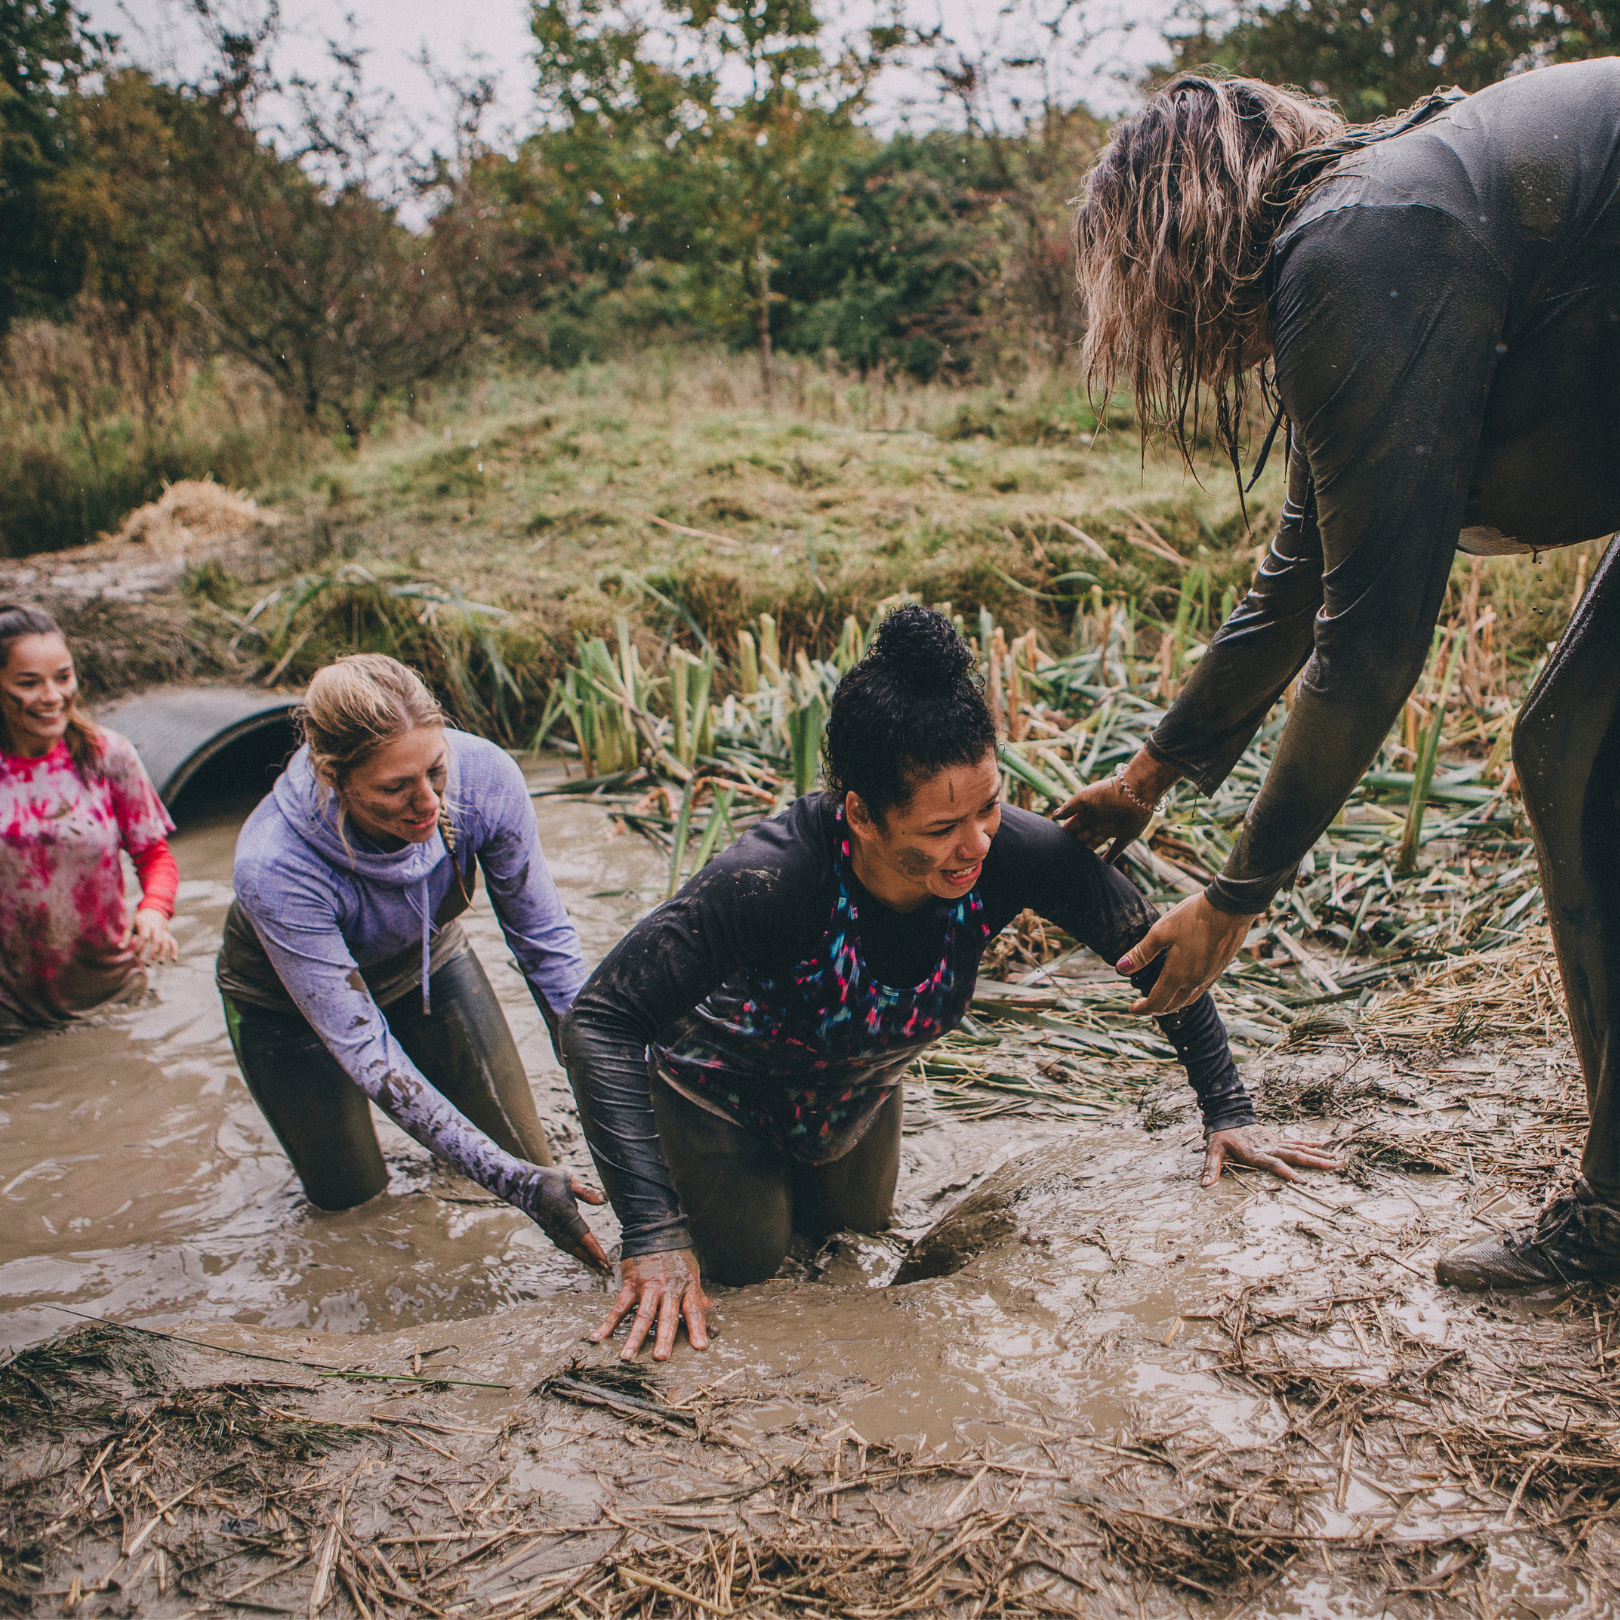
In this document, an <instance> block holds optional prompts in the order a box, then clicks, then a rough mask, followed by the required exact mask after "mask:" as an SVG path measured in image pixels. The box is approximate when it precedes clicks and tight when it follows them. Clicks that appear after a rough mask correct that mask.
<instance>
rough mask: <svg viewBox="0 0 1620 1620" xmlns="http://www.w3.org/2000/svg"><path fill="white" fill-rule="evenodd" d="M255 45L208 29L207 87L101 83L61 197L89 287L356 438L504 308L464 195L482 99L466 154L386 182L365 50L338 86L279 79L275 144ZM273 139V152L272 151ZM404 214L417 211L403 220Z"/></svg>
mask: <svg viewBox="0 0 1620 1620" xmlns="http://www.w3.org/2000/svg"><path fill="white" fill-rule="evenodd" d="M276 25H277V19H276V18H275V14H274V13H273V12H271V13H269V14H267V20H266V23H265V25H264V27H263V28H261V29H260V30H259V31H257V32H255V33H251V34H241V33H226V32H224V31H223V30H221V31H219V33H218V35H217V38H216V46H217V63H216V67H215V69H214V71H213V73H212V74H211V75H210V76H209V77H208V78H207V79H206V80H204V81H203V82H201V83H194V84H187V85H179V86H174V85H163V84H158V83H155V82H154V81H152V80H151V79H149V78H148V77H146V76H145V75H141V74H135V73H131V72H124V73H121V74H114V75H112V76H110V78H109V80H108V83H107V86H106V88H105V90H104V91H103V92H102V93H101V95H99V96H97V97H95V98H91V99H90V101H89V102H87V105H86V109H85V116H84V121H85V125H86V128H87V129H89V130H90V131H92V132H93V134H94V136H95V139H96V154H95V155H96V162H95V163H94V165H92V169H93V172H94V174H95V175H96V177H97V178H98V182H99V183H98V184H96V185H93V186H92V185H86V186H83V187H81V188H79V191H78V192H77V193H76V194H75V195H74V197H73V198H72V199H71V200H72V202H73V204H74V207H72V208H69V207H68V206H67V204H66V203H64V205H63V207H62V210H61V213H62V216H63V218H64V219H67V218H72V219H74V220H75V221H76V222H77V225H78V227H79V229H80V230H81V231H82V233H83V234H85V235H86V236H88V237H90V238H92V239H93V240H94V241H95V242H96V243H99V244H100V245H101V255H100V259H99V260H98V261H97V263H96V265H95V267H94V275H93V276H92V277H91V279H90V281H89V283H88V285H89V287H90V288H91V290H93V291H94V292H95V293H96V294H97V296H98V297H100V298H102V299H103V300H104V301H107V302H109V303H117V304H119V306H120V307H123V308H126V309H128V310H129V311H131V312H135V311H144V312H146V313H151V312H154V311H161V312H163V313H164V314H166V315H172V316H173V318H174V319H175V320H176V321H177V322H178V323H181V324H182V325H183V326H184V328H185V330H186V331H187V333H188V334H189V336H190V338H191V340H192V342H193V344H194V346H196V347H198V348H200V349H202V350H204V351H205V352H207V351H213V352H221V351H222V352H224V353H226V354H228V355H231V356H233V357H235V358H236V359H238V360H240V361H242V362H244V363H245V364H246V365H248V366H250V367H252V368H253V369H254V370H256V371H258V372H259V373H260V374H261V375H263V376H264V377H266V378H268V379H269V381H270V382H271V383H272V384H274V386H275V387H276V388H277V390H278V391H279V392H280V393H281V394H282V395H283V396H284V397H286V398H287V399H289V400H291V401H293V402H294V403H295V405H296V406H297V408H299V409H300V410H301V411H302V412H303V414H304V415H305V417H306V418H307V419H308V420H309V421H310V422H311V423H312V424H319V425H324V426H332V427H338V428H341V430H342V431H344V432H345V433H347V434H348V435H349V437H350V438H351V440H354V441H358V440H359V439H360V438H361V437H362V436H363V435H364V434H365V433H366V432H367V431H368V430H369V429H370V427H371V425H372V423H373V421H374V420H375V418H376V415H377V412H378V411H379V409H380V408H381V407H382V406H383V404H384V403H385V401H387V400H388V399H389V398H391V397H394V396H397V395H399V394H402V393H404V394H408V393H409V392H410V391H411V390H412V389H413V388H414V386H415V385H416V384H417V383H419V382H421V381H423V380H424V379H426V378H429V377H432V376H435V375H437V374H439V373H440V372H442V371H443V370H444V369H445V368H446V367H447V366H449V365H451V364H452V363H454V361H455V360H456V359H457V358H458V357H459V356H460V355H462V354H463V353H464V352H465V351H466V350H467V348H468V346H469V345H470V344H472V343H473V342H475V341H476V340H477V338H478V337H479V336H480V335H481V334H483V333H485V332H488V331H491V330H493V329H495V328H496V327H498V326H499V325H500V323H501V321H502V320H503V318H504V317H505V314H506V312H507V309H508V307H509V300H508V296H507V294H508V290H509V289H508V288H507V286H506V285H505V281H504V277H505V274H506V266H507V258H508V254H507V251H506V246H505V242H504V237H503V233H502V228H501V222H500V220H499V219H498V218H497V217H495V215H494V214H493V213H492V212H491V210H490V209H489V208H488V207H487V206H486V203H485V201H484V199H483V198H482V197H481V196H480V194H479V189H478V187H477V185H476V184H475V173H476V170H477V168H478V166H479V165H480V163H481V162H482V161H483V157H484V154H483V150H482V147H481V145H480V143H479V142H478V140H477V119H478V116H479V115H480V114H481V112H482V108H483V107H484V106H486V105H487V104H488V101H489V92H488V86H487V85H484V86H481V85H478V84H474V85H472V86H470V87H464V100H465V104H464V106H463V108H462V117H461V119H460V120H459V121H458V126H457V127H458V132H459V135H460V137H461V139H460V140H459V141H458V147H457V151H456V152H455V153H454V154H452V155H451V156H450V157H448V158H445V157H439V156H435V157H434V158H433V159H431V160H429V161H428V162H427V163H425V164H423V165H421V166H419V167H418V169H417V170H416V171H415V172H413V173H407V174H396V173H392V172H390V170H391V165H390V163H389V161H388V155H387V154H386V153H382V152H380V151H379V149H378V146H377V137H378V130H379V128H380V123H381V120H380V111H379V109H378V108H376V107H375V106H374V105H373V104H371V102H370V101H369V99H368V98H367V96H366V95H365V92H364V86H363V81H362V76H361V60H360V57H359V55H358V54H357V53H354V52H352V51H345V50H343V49H341V48H337V47H334V51H333V62H334V76H333V78H332V81H331V82H330V83H329V84H325V85H317V84H313V83H310V82H308V81H303V80H294V81H292V82H291V83H290V85H288V86H287V87H285V88H287V89H289V90H290V92H291V94H292V96H293V99H294V104H295V105H296V106H297V108H298V119H297V121H296V123H295V124H294V125H293V126H292V127H291V128H278V129H276V130H274V131H273V132H272V131H267V130H265V129H262V128H261V127H260V122H259V118H258V113H259V109H260V107H261V106H262V105H263V104H264V103H265V101H266V100H267V98H268V96H269V93H270V92H271V91H272V90H276V89H280V88H283V87H281V86H279V85H276V84H275V83H274V82H273V81H272V80H271V79H270V78H269V76H268V74H267V73H266V72H265V71H264V69H263V66H262V62H263V54H262V53H263V48H264V46H265V45H266V43H267V41H268V39H269V38H270V37H272V30H273V28H274V26H276ZM273 137H274V138H273ZM406 200H411V201H413V202H415V203H416V204H418V205H419V206H420V207H422V208H423V209H424V210H425V211H426V212H427V214H428V218H427V222H426V224H425V226H424V227H423V228H421V229H419V230H411V229H409V228H407V226H406V225H405V224H404V223H403V222H402V219H401V208H402V204H403V203H404V202H405V201H406Z"/></svg>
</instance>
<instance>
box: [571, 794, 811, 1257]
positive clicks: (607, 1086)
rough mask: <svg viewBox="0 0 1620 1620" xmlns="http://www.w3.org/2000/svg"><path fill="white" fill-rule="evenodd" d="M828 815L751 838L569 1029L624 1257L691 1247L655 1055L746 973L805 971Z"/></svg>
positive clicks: (591, 990)
mask: <svg viewBox="0 0 1620 1620" xmlns="http://www.w3.org/2000/svg"><path fill="white" fill-rule="evenodd" d="M819 816H820V811H819V809H818V808H817V806H816V805H815V803H814V802H813V801H811V800H801V801H800V802H799V804H798V805H796V806H794V808H793V809H792V810H791V811H790V812H789V813H788V814H787V815H786V816H783V817H779V818H774V819H773V820H771V821H769V822H763V823H761V824H760V825H758V826H756V827H754V828H752V829H751V830H750V831H749V832H748V833H746V834H744V836H743V837H742V838H741V839H740V840H739V841H738V842H737V843H735V844H733V845H732V847H731V848H730V849H729V850H727V851H726V852H725V853H724V854H723V855H721V856H719V857H717V858H716V859H715V860H714V861H712V862H711V863H710V864H709V865H708V866H707V867H705V868H704V869H703V871H702V872H700V873H699V874H698V875H697V876H696V877H694V878H693V879H692V880H691V881H690V882H689V883H687V885H686V886H685V887H684V888H683V889H682V890H681V892H680V893H679V894H678V895H676V897H675V898H674V899H673V900H671V901H668V902H667V903H666V904H664V905H662V906H660V907H659V908H658V909H657V910H656V911H654V912H653V913H652V914H651V915H650V916H648V917H645V918H643V919H642V920H641V921H640V922H639V923H637V924H636V926H635V927H634V928H632V929H631V930H630V932H629V933H628V934H626V935H625V937H624V938H623V939H621V940H620V941H619V943H618V944H617V945H616V946H614V948H613V949H612V950H611V951H610V952H609V953H608V955H607V956H606V958H604V960H603V962H602V964H601V966H600V967H598V968H597V970H596V971H595V972H594V973H593V974H592V975H591V977H590V978H589V980H587V982H586V984H585V988H584V989H583V990H581V991H580V993H579V997H578V999H577V1000H576V1001H575V1002H574V1005H573V1008H572V1010H571V1011H570V1012H569V1014H568V1016H567V1017H566V1018H565V1019H564V1020H563V1027H562V1051H563V1060H564V1063H565V1064H566V1066H567V1069H568V1078H569V1080H570V1082H571V1083H572V1085H573V1088H574V1096H575V1099H576V1100H577V1101H578V1104H579V1114H580V1121H581V1123H582V1124H583V1125H584V1128H585V1139H586V1141H587V1143H588V1144H589V1146H590V1150H591V1157H592V1159H593V1160H594V1161H595V1163H596V1169H597V1173H598V1174H599V1175H600V1176H601V1178H602V1185H603V1187H604V1188H605V1189H606V1190H607V1195H608V1198H609V1199H610V1200H611V1201H612V1204H613V1212H614V1214H615V1215H617V1216H618V1218H619V1224H620V1225H621V1226H622V1227H623V1229H624V1240H623V1250H622V1252H623V1253H624V1254H626V1255H637V1254H656V1253H660V1252H662V1251H664V1250H667V1249H680V1248H685V1247H686V1246H687V1243H688V1242H689V1239H688V1236H687V1231H686V1221H685V1218H684V1216H682V1214H681V1208H680V1202H679V1200H678V1199H677V1198H676V1196H675V1185H674V1182H673V1180H672V1179H671V1177H670V1173H669V1169H668V1167H667V1166H666V1165H665V1163H664V1155H663V1151H662V1149H661V1148H660V1147H659V1145H658V1127H657V1125H656V1124H655V1123H654V1121H653V1111H652V1096H651V1090H650V1086H651V1081H650V1079H649V1076H648V1072H647V1047H648V1045H649V1043H650V1042H651V1041H652V1040H653V1039H654V1038H655V1037H656V1036H657V1034H658V1032H659V1031H660V1030H661V1029H663V1028H664V1027H665V1026H666V1025H668V1024H669V1023H671V1022H672V1021H673V1020H674V1019H676V1018H678V1017H680V1016H681V1015H682V1014H683V1013H687V1012H690V1011H691V1010H692V1008H694V1007H695V1006H697V1005H698V1003H699V1002H701V1001H702V1000H703V999H704V997H705V996H707V995H708V994H709V992H710V991H711V990H715V989H717V988H718V987H719V986H720V985H721V984H723V983H724V982H725V980H726V979H727V977H728V976H729V975H730V974H731V973H733V972H734V971H735V970H737V969H738V968H741V967H749V968H761V967H763V966H765V965H766V964H768V963H771V962H775V961H779V960H782V959H784V957H785V958H786V959H787V960H796V956H795V954H794V953H795V952H798V951H801V950H802V949H803V948H804V947H805V945H806V942H807V941H808V940H810V939H813V938H814V937H817V936H818V935H819V931H820V928H821V924H822V922H823V921H824V919H825V916H826V910H827V905H828V903H829V902H828V890H827V887H826V881H827V880H828V879H830V876H831V871H832V868H831V864H830V847H829V846H827V844H826V838H825V835H824V833H823V832H822V831H821V829H820V821H819Z"/></svg>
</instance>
